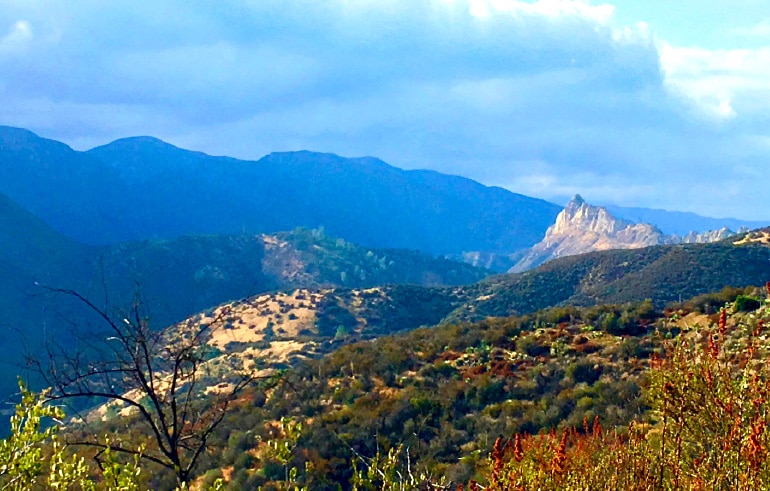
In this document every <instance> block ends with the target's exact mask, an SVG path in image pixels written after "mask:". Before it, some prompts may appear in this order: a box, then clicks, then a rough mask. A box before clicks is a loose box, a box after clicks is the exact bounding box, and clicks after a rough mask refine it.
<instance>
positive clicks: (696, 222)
mask: <svg viewBox="0 0 770 491" xmlns="http://www.w3.org/2000/svg"><path fill="white" fill-rule="evenodd" d="M603 206H604V207H605V208H607V210H608V211H609V212H610V213H612V214H613V215H614V216H616V217H618V218H622V219H624V220H629V221H631V222H635V223H650V224H652V225H655V226H656V227H658V228H659V229H660V230H661V231H662V232H663V233H664V234H666V235H673V234H676V235H679V236H684V235H687V234H688V233H690V232H698V233H701V232H707V231H709V230H718V229H720V228H722V227H727V228H729V229H730V230H732V231H734V232H737V231H738V230H739V229H740V228H741V227H746V228H748V229H755V228H761V227H766V226H768V225H770V221H750V220H739V219H737V218H711V217H704V216H701V215H697V214H695V213H690V212H686V211H668V210H659V209H653V208H634V207H624V206H617V205H603Z"/></svg>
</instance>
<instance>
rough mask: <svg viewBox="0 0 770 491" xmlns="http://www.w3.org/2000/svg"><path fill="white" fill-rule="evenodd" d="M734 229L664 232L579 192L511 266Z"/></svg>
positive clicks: (717, 236)
mask: <svg viewBox="0 0 770 491" xmlns="http://www.w3.org/2000/svg"><path fill="white" fill-rule="evenodd" d="M733 235H736V234H735V232H733V231H732V230H730V229H728V228H727V227H722V228H721V229H718V230H712V231H709V232H703V233H696V232H690V233H689V234H687V235H685V236H682V237H680V236H677V235H670V236H667V235H664V234H663V232H661V231H660V230H659V229H658V228H657V227H655V226H654V225H650V224H648V223H632V222H628V221H626V220H622V219H619V218H615V217H614V216H612V214H611V213H610V212H609V211H607V209H606V208H604V207H602V206H593V205H590V204H588V203H586V201H585V200H584V199H583V198H582V196H580V195H579V194H576V195H575V196H574V197H573V198H572V199H571V200H570V202H569V203H567V205H566V206H565V207H564V209H563V210H562V211H561V212H560V213H559V215H558V216H557V217H556V222H555V223H554V224H553V225H551V226H550V227H549V228H548V230H547V231H546V233H545V237H544V238H543V240H542V241H540V242H539V243H538V244H536V245H535V246H534V247H532V248H531V249H530V250H529V252H527V253H526V254H524V255H523V257H522V259H521V260H520V261H519V262H517V263H516V265H514V266H513V268H511V269H510V272H512V273H518V272H522V271H526V270H528V269H532V268H535V267H537V266H539V265H540V264H542V263H544V262H546V261H549V260H551V259H555V258H557V257H562V256H572V255H575V254H583V253H586V252H591V251H603V250H607V249H635V248H640V247H647V246H652V245H658V244H693V243H708V242H716V241H719V240H724V239H727V238H728V237H732V236H733Z"/></svg>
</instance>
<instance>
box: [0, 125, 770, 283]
mask: <svg viewBox="0 0 770 491" xmlns="http://www.w3.org/2000/svg"><path fill="white" fill-rule="evenodd" d="M0 193H3V194H5V195H6V196H8V197H9V198H11V199H12V200H13V201H15V202H16V203H18V204H20V205H21V206H22V207H24V208H25V209H27V210H29V211H31V212H32V213H34V214H35V215H36V216H38V217H39V218H41V219H42V220H43V221H44V222H45V223H47V224H49V225H51V226H52V227H53V228H54V229H55V230H57V231H59V232H61V233H63V234H64V235H66V236H68V237H70V238H73V239H75V240H77V241H79V242H82V243H86V244H91V245H106V244H115V243H118V242H124V241H136V240H146V239H151V238H155V239H172V238H176V237H180V236H183V235H234V234H242V233H251V234H257V233H273V232H279V231H286V230H293V229H294V228H297V227H305V228H310V229H315V228H319V227H323V228H324V229H325V230H326V232H327V233H328V234H329V235H331V236H334V237H340V238H343V239H345V240H348V241H350V242H353V243H356V244H360V245H362V246H366V247H376V248H405V249H415V250H420V251H423V252H427V253H430V254H440V255H448V256H452V257H457V258H462V257H466V258H467V259H468V260H469V261H471V262H474V264H477V265H479V266H486V267H493V268H495V269H498V270H501V271H504V270H506V269H508V268H510V266H511V265H512V264H513V263H515V262H516V260H518V259H519V258H520V256H516V254H520V251H522V250H524V249H527V248H529V247H532V246H533V245H534V244H536V243H537V242H538V241H539V240H540V239H542V237H543V235H544V234H545V232H546V229H547V228H548V227H549V226H551V225H552V224H553V223H554V221H555V219H556V217H557V215H558V213H559V212H560V211H561V209H562V207H561V206H559V205H556V204H553V203H549V202H547V201H544V200H541V199H536V198H530V197H527V196H524V195H521V194H516V193H512V192H510V191H507V190H505V189H502V188H499V187H489V186H484V185H482V184H480V183H478V182H475V181H473V180H470V179H466V178H463V177H459V176H451V175H445V174H441V173H438V172H434V171H428V170H402V169H399V168H396V167H393V166H391V165H388V164H386V163H385V162H382V161H381V160H378V159H376V158H373V157H363V158H353V159H351V158H344V157H340V156H337V155H334V154H324V153H315V152H308V151H300V152H283V153H272V154H270V155H267V156H265V157H263V158H261V159H259V160H256V161H247V160H238V159H234V158H229V157H214V156H210V155H206V154H204V153H201V152H195V151H190V150H185V149H182V148H178V147H175V146H173V145H170V144H168V143H166V142H163V141H161V140H158V139H156V138H152V137H133V138H125V139H121V140H117V141H114V142H112V143H109V144H107V145H103V146H100V147H97V148H93V149H91V150H88V151H85V152H81V151H75V150H73V149H72V148H70V147H68V146H67V145H65V144H63V143H61V142H57V141H54V140H49V139H45V138H41V137H39V136H37V135H35V134H34V133H32V132H30V131H27V130H24V129H20V128H12V127H7V126H0ZM612 210H614V209H612ZM612 210H611V211H612ZM623 210H624V211H623V213H617V216H618V217H619V218H623V217H626V216H630V215H633V216H634V217H643V218H649V217H652V218H649V219H645V220H641V221H644V222H648V223H652V224H653V225H658V224H660V227H661V228H665V229H676V230H677V233H679V234H680V235H683V234H685V233H687V232H689V231H693V230H694V231H696V232H703V231H705V230H712V229H717V228H721V227H722V226H729V227H731V228H732V229H733V230H737V228H738V227H740V226H748V227H750V228H757V227H758V226H760V225H766V223H765V224H762V223H754V222H742V221H737V220H730V219H724V220H721V219H708V218H704V217H698V216H697V215H692V214H683V213H678V212H665V211H661V210H645V209H623ZM612 212H613V213H615V211H612ZM645 213H646V214H645ZM653 218H654V219H653ZM632 220H633V221H640V220H637V219H636V218H632ZM704 224H709V225H711V224H713V225H711V226H709V227H707V228H706V229H703V227H702V225H704ZM680 230H684V231H680ZM666 233H669V232H666ZM511 255H514V256H513V257H509V256H511Z"/></svg>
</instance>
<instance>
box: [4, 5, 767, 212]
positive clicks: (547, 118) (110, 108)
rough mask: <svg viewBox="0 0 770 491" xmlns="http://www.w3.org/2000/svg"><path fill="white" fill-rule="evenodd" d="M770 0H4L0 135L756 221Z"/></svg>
mask: <svg viewBox="0 0 770 491" xmlns="http://www.w3.org/2000/svg"><path fill="white" fill-rule="evenodd" d="M769 110H770V2H768V1H767V0H763V1H759V0H732V1H730V2H727V1H722V0H709V1H705V2H704V1H697V2H696V1H693V0H675V1H671V0H668V1H663V0H616V1H614V2H596V1H587V0H574V1H573V0H538V1H526V2H525V1H515V0H422V1H421V0H377V1H374V0H326V1H323V2H319V1H311V0H233V1H229V2H210V1H203V0H199V1H189V0H186V1H182V0H167V1H161V0H158V1H155V2H146V1H143V0H134V1H131V2H128V1H123V0H115V1H111V2H102V1H99V0H89V1H86V0H70V1H68V2H53V1H38V0H23V1H22V0H0V124H7V125H12V126H21V127H25V128H29V129H31V130H33V131H35V132H37V133H38V134H40V135H42V136H46V137H49V138H54V139H58V140H62V141H64V142H66V143H69V144H70V145H72V146H73V147H74V148H77V149H87V148H90V147H92V146H96V145H100V144H104V143H107V142H109V141H111V140H114V139H117V138H120V137H125V136H134V135H153V136H157V137H159V138H162V139H164V140H166V141H169V142H171V143H174V144H176V145H179V146H183V147H186V148H192V149H196V150H201V151H205V152H207V153H211V154H220V155H221V154H225V155H231V156H235V157H239V158H246V159H257V158H259V157H261V156H263V155H264V154H267V153H269V152H271V151H283V150H298V149H310V150H317V151H327V152H334V153H338V154H341V155H345V156H361V155H373V156H376V157H380V158H382V159H383V160H385V161H387V162H389V163H391V164H393V165H396V166H399V167H404V168H429V169H435V170H438V171H441V172H447V173H453V174H460V175H463V176H467V177H471V178H473V179H476V180H479V181H481V182H483V183H485V184H489V185H499V186H502V187H505V188H507V189H510V190H512V191H516V192H520V193H523V194H527V195H530V196H537V197H542V198H546V199H549V200H552V201H555V202H564V201H566V199H568V198H569V197H570V196H571V195H572V194H574V193H580V194H582V195H583V196H584V197H585V198H586V199H587V200H589V201H594V202H613V203H616V204H620V205H628V206H647V207H656V208H667V209H676V210H687V211H695V212H698V213H701V214H705V215H710V216H735V217H739V218H745V219H770V193H769V192H767V190H768V189H770V173H769V172H768V157H769V156H770V124H769V123H770V121H769V120H770V116H769V115H770V111H769Z"/></svg>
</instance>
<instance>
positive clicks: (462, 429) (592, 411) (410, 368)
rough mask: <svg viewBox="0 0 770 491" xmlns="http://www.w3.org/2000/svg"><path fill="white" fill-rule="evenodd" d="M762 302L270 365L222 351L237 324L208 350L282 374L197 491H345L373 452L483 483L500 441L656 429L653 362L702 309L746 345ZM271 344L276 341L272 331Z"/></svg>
mask: <svg viewBox="0 0 770 491" xmlns="http://www.w3.org/2000/svg"><path fill="white" fill-rule="evenodd" d="M299 296H301V298H299ZM764 298H765V294H764V293H763V292H762V291H761V290H759V289H754V288H750V289H746V290H735V289H733V290H724V291H723V292H721V293H719V294H712V295H708V296H701V297H698V298H695V299H692V300H690V301H688V302H686V303H683V304H680V305H677V306H676V307H675V308H676V309H677V310H675V311H674V310H666V311H665V312H663V311H660V310H656V309H655V308H654V307H653V305H652V304H651V303H650V302H640V303H635V304H626V305H601V306H595V307H590V308H577V307H558V308H551V309H547V310H544V311H541V312H538V313H537V314H534V315H526V316H520V317H509V318H497V319H486V320H483V321H480V322H476V323H460V324H451V325H442V326H436V327H428V328H422V329H417V330H413V331H411V332H408V333H402V334H399V335H395V336H384V337H378V338H377V339H374V340H372V341H367V342H358V343H354V344H351V345H348V346H344V347H339V348H338V349H335V350H334V351H331V352H328V354H326V355H325V356H323V357H321V358H320V359H313V356H312V355H313V353H311V350H309V349H305V350H304V351H303V352H302V353H298V354H296V355H295V356H294V357H293V358H289V359H286V358H284V359H280V353H278V352H277V351H276V350H275V348H276V347H278V346H280V345H279V344H278V343H273V346H272V348H268V349H267V350H266V351H263V350H264V349H265V347H266V346H267V344H268V343H266V342H265V341H266V339H265V338H260V339H256V338H254V339H253V340H251V341H250V342H249V343H247V342H244V341H235V340H230V341H228V340H227V337H229V336H235V335H237V331H239V330H240V331H244V332H248V331H252V332H256V330H258V329H256V330H255V329H254V328H253V326H252V327H246V326H244V327H238V326H237V324H239V322H238V321H237V320H235V321H234V322H233V323H232V325H231V326H230V327H227V328H226V329H224V330H223V331H222V332H221V334H215V335H214V336H212V338H211V340H210V342H211V343H212V344H213V345H214V346H216V347H217V348H218V350H219V351H220V352H225V351H226V350H229V351H230V352H233V351H237V350H242V352H243V353H245V354H246V355H247V356H246V357H245V359H248V360H252V361H253V363H256V364H259V365H258V366H261V367H265V366H269V364H271V363H276V362H277V363H280V364H283V366H287V363H289V366H290V368H289V369H288V371H287V372H286V373H285V374H284V375H283V377H282V379H283V381H284V383H280V384H279V385H278V386H276V387H275V388H274V389H272V390H270V391H268V392H267V393H263V392H261V391H259V390H256V391H253V392H251V393H246V394H244V395H243V396H242V397H240V398H239V400H238V403H237V404H235V406H234V407H232V408H231V409H230V411H229V412H228V414H227V416H226V417H225V419H224V422H223V424H222V425H221V427H219V428H218V430H217V433H216V437H215V441H214V442H213V443H212V447H211V451H210V452H209V453H208V454H207V458H206V459H205V460H204V461H203V462H202V464H201V466H200V468H199V469H198V475H199V476H201V477H200V478H201V479H202V480H204V481H206V482H211V480H213V479H214V478H216V477H224V478H225V480H226V482H227V489H232V490H236V489H249V488H255V487H257V486H259V485H263V486H264V485H266V484H268V483H269V482H270V481H279V480H282V479H285V477H284V476H285V469H284V467H283V465H284V463H285V464H287V465H289V466H290V467H294V468H297V469H299V470H300V472H299V474H298V480H299V481H300V482H302V483H304V484H305V485H307V486H309V488H310V489H319V490H325V489H330V490H331V489H338V485H341V486H342V489H350V480H351V477H352V472H353V468H354V465H357V466H362V465H363V466H365V465H369V464H371V461H370V460H368V459H371V458H374V457H375V456H376V455H377V452H378V449H379V450H380V451H384V452H387V451H389V450H390V449H396V448H398V447H399V446H401V448H402V450H403V449H407V448H408V449H409V453H408V458H409V459H410V460H409V461H408V462H407V460H406V458H407V456H406V455H405V454H402V455H400V458H399V459H397V463H398V466H404V467H405V466H407V465H411V466H413V467H412V468H413V469H414V470H415V472H418V471H419V472H421V473H422V472H427V473H428V474H429V475H431V476H433V478H434V482H443V483H445V484H447V483H449V482H454V483H455V484H457V483H458V482H467V481H468V480H470V479H473V478H479V477H481V478H489V475H486V476H484V475H483V474H480V472H481V471H482V469H484V468H485V467H486V465H487V464H486V456H487V455H488V454H489V452H490V451H492V446H493V443H494V442H495V440H496V439H497V438H498V437H500V436H502V437H504V438H505V437H509V436H511V435H513V434H515V433H522V434H535V433H538V432H541V431H548V430H550V429H555V428H577V429H583V428H585V431H588V429H587V425H588V424H590V423H591V422H593V421H594V420H595V418H596V417H598V418H599V419H600V424H601V426H603V427H605V428H614V427H619V426H623V425H627V424H628V423H630V422H631V421H635V422H636V423H637V424H639V423H645V424H650V423H653V422H654V421H655V420H654V416H653V417H651V415H650V414H649V413H648V412H647V411H648V408H649V406H648V403H649V401H648V400H646V399H645V398H643V389H644V388H645V387H646V386H647V384H648V382H647V378H646V374H647V371H648V368H649V358H650V356H651V355H652V354H653V353H657V354H660V353H662V352H663V348H664V345H665V343H667V342H668V341H666V340H667V339H671V338H672V337H676V336H678V335H679V334H680V333H683V332H684V333H687V335H688V336H694V337H696V338H697V337H698V336H700V334H699V333H700V330H701V328H703V327H706V326H707V325H708V324H709V323H716V322H717V320H718V319H719V317H720V315H719V314H718V313H713V312H714V311H713V310H711V311H710V309H712V308H713V306H716V307H717V308H719V307H720V306H722V305H724V303H725V302H735V303H734V304H732V305H731V306H730V308H729V312H730V313H731V318H730V320H728V324H729V325H730V326H731V327H730V329H731V330H733V331H734V332H735V336H737V337H740V336H744V335H745V333H744V332H743V331H741V330H738V329H734V328H733V327H732V326H733V325H734V324H735V323H737V322H742V321H741V320H740V319H743V318H746V319H751V318H752V317H751V314H750V312H751V311H752V310H756V309H757V308H758V306H759V305H760V304H761V300H763V299H764ZM740 299H744V300H743V301H741V300H740ZM746 299H750V300H752V301H753V303H754V304H755V305H753V306H752V305H750V303H749V302H747V301H746ZM297 300H299V301H302V302H304V303H305V305H307V306H312V305H314V304H317V303H318V302H319V301H320V297H319V296H318V295H317V294H315V293H311V292H297V293H296V294H294V296H293V299H292V298H289V297H284V298H282V299H280V301H279V303H278V304H275V305H272V304H271V302H272V300H270V299H268V298H267V297H263V298H257V299H253V300H252V305H253V306H255V307H257V310H260V309H262V310H272V311H273V314H274V315H275V314H276V313H278V310H276V309H274V307H276V306H278V305H280V306H285V305H288V304H289V303H291V302H293V301H297ZM231 307H233V311H232V312H233V313H234V319H238V318H240V319H244V320H246V323H248V322H254V318H253V317H248V316H245V315H243V313H244V312H245V311H244V310H243V308H244V307H247V306H246V304H242V305H241V306H237V305H233V306H231ZM247 308H248V307H247ZM289 311H291V310H289ZM284 313H285V312H284ZM207 315H208V316H209V317H213V316H214V315H216V312H210V313H209V314H207ZM299 317H302V316H299ZM196 322H197V321H196ZM276 328H277V329H276ZM273 330H274V331H275V333H277V332H278V331H279V330H280V328H278V325H277V324H276V325H275V326H274V328H273ZM234 331H235V334H234ZM275 333H274V334H275ZM299 334H300V335H301V333H299ZM308 334H310V333H307V334H306V335H308ZM316 334H317V333H316ZM275 335H276V336H277V335H278V334H275ZM296 335H297V334H296V333H295V336H296ZM220 336H223V337H220ZM271 336H272V334H271ZM701 337H702V336H701ZM698 339H700V338H698ZM228 346H229V347H228ZM283 346H284V347H286V346H289V345H288V344H285V345H283ZM308 354H309V355H311V356H310V357H308V356H305V355H308ZM317 354H318V353H317V352H316V353H315V355H317ZM211 363H214V364H216V363H217V359H216V358H214V359H212V361H211ZM209 371H210V372H211V373H217V370H216V369H210V370H209ZM216 381H217V379H212V380H211V382H210V383H216ZM102 417H104V416H102ZM279 421H280V423H279ZM287 421H291V422H292V424H297V423H299V424H301V425H302V426H301V431H300V433H299V434H298V435H295V437H294V439H288V440H284V439H285V438H289V435H288V434H286V433H282V432H281V429H280V428H281V426H283V428H284V431H285V429H286V428H287V426H286V422H287ZM92 424H96V425H97V426H96V427H95V428H97V429H98V428H100V427H99V426H98V424H99V423H98V422H93V423H92ZM106 424H107V425H108V426H109V427H110V428H111V431H117V432H128V431H133V432H136V431H137V430H138V428H140V427H141V426H140V422H139V421H138V420H137V419H135V418H134V417H132V416H131V415H130V413H129V414H126V415H124V417H123V418H120V419H119V420H117V419H115V418H114V417H112V418H111V417H110V416H106ZM91 431H93V428H92V430H91ZM97 431H98V430H97ZM272 441H278V442H284V441H286V442H288V444H289V445H290V447H291V449H292V451H291V452H290V455H289V460H288V461H286V462H284V463H281V462H280V461H278V460H277V458H276V454H275V453H274V452H271V450H270V448H271V447H270V446H269V445H268V444H267V442H272ZM244 456H246V457H244ZM150 468H152V467H150ZM487 471H488V469H487ZM148 478H149V479H150V480H151V481H150V482H148V484H147V485H148V486H152V487H153V488H154V489H165V486H167V484H163V483H164V482H165V481H164V480H165V478H164V475H163V473H160V472H156V471H153V472H151V473H150V474H149V476H148Z"/></svg>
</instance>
